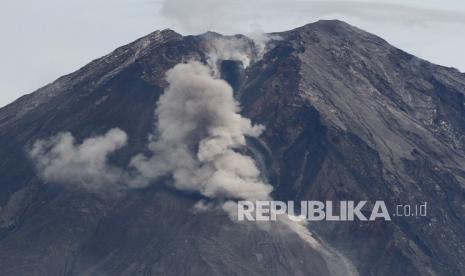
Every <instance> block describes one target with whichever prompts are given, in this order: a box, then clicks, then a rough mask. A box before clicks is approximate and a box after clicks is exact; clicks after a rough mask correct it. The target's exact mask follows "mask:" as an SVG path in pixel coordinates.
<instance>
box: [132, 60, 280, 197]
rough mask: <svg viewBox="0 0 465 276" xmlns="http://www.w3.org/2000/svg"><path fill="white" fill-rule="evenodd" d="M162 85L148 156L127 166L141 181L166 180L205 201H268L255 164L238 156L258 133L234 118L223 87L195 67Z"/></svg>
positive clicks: (177, 71)
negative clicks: (154, 130)
mask: <svg viewBox="0 0 465 276" xmlns="http://www.w3.org/2000/svg"><path fill="white" fill-rule="evenodd" d="M166 79H167V81H168V82H169V87H168V88H167V89H166V91H165V93H164V94H163V95H162V96H161V97H160V100H159V102H158V105H157V108H156V110H155V115H156V118H157V123H156V126H157V129H158V133H157V134H156V135H154V137H155V138H154V139H152V141H150V143H149V149H150V150H151V151H152V153H153V156H152V157H150V158H148V157H146V156H143V155H138V156H136V157H135V158H133V160H132V161H131V166H132V167H134V168H136V169H137V171H138V172H139V173H140V176H141V177H142V178H145V180H147V181H150V180H153V179H156V178H158V177H160V176H163V175H166V174H171V175H172V177H173V181H174V183H173V185H174V186H175V187H176V188H177V189H180V190H185V191H197V192H200V193H201V194H202V195H204V196H207V197H210V198H237V199H249V200H256V199H269V198H270V193H271V191H272V187H271V186H270V185H268V184H265V183H264V182H263V181H262V180H261V178H260V172H259V170H258V168H257V166H256V164H255V161H254V160H253V159H252V158H251V157H249V156H247V155H244V154H241V153H239V152H238V149H240V148H242V147H244V146H245V144H246V140H245V137H246V136H250V137H258V136H259V135H260V134H261V132H262V131H263V127H262V126H260V125H252V123H251V121H250V120H249V119H247V118H244V117H242V116H241V115H240V114H239V111H240V108H239V105H238V103H237V102H236V101H235V99H234V96H233V91H232V88H231V87H230V86H229V84H227V83H226V82H225V81H223V80H220V79H215V78H214V77H213V76H212V72H211V70H210V68H209V67H207V66H205V65H202V64H200V63H198V62H190V63H187V64H178V65H176V66H175V67H174V68H173V69H171V70H170V71H168V72H167V77H166ZM135 183H136V184H140V183H144V181H143V179H142V181H140V180H139V181H136V182H135Z"/></svg>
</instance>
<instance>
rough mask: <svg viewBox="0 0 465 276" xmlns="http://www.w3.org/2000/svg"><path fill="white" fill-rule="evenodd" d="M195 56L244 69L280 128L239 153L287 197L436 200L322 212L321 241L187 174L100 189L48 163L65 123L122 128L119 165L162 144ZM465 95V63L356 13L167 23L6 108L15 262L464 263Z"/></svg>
mask: <svg viewBox="0 0 465 276" xmlns="http://www.w3.org/2000/svg"><path fill="white" fill-rule="evenodd" d="M193 61H195V62H198V63H200V64H207V65H210V67H211V68H212V71H213V72H212V74H213V75H214V76H215V77H216V78H217V79H218V78H221V79H224V80H225V81H227V82H228V83H229V86H230V87H231V88H232V90H233V96H234V98H235V100H236V101H237V102H238V103H239V104H240V107H241V109H240V114H241V115H242V116H243V117H244V118H248V119H250V122H251V127H250V128H252V126H259V125H261V126H264V128H263V129H262V131H263V133H262V134H261V136H259V135H258V134H257V135H248V137H247V139H246V140H247V141H246V145H247V146H246V147H245V148H243V149H242V148H241V149H240V150H237V152H240V153H241V154H243V156H252V157H253V159H254V160H255V163H256V164H257V168H258V169H259V170H260V172H261V175H262V177H263V178H265V179H266V180H267V183H269V185H271V186H272V188H273V192H272V193H271V195H272V196H273V198H275V199H279V200H285V201H287V200H299V201H300V200H319V201H326V200H333V201H341V200H354V201H358V200H368V201H374V200H384V201H385V202H386V203H387V204H388V206H389V207H390V208H395V206H396V205H398V204H419V203H423V202H427V203H428V215H427V216H426V217H393V218H392V221H375V222H363V221H354V222H325V221H321V222H313V223H310V224H309V225H307V228H308V229H310V232H311V233H312V235H313V236H314V238H315V240H317V241H318V242H319V243H320V245H321V247H322V248H323V249H319V248H315V247H312V246H310V245H309V244H308V243H305V242H304V241H303V240H302V239H301V238H299V237H298V235H296V233H285V234H281V235H275V234H273V233H271V232H270V231H267V230H266V229H263V228H260V227H257V226H256V225H253V224H252V225H247V224H241V223H235V222H233V221H232V220H231V219H230V218H229V217H228V214H227V213H226V212H224V211H223V210H221V209H219V208H210V209H208V208H206V210H203V211H198V210H199V209H202V206H200V207H199V201H200V202H203V203H205V202H206V203H205V204H206V205H208V204H209V198H208V195H209V192H210V193H211V194H213V193H214V192H212V191H210V190H208V191H206V190H201V192H200V193H199V192H196V191H192V189H191V190H188V189H184V190H183V189H179V188H178V186H176V181H175V180H173V179H171V178H170V177H169V176H166V177H164V178H162V179H157V180H156V181H152V182H150V183H149V182H148V184H146V185H140V187H136V188H135V187H130V188H128V184H127V183H126V182H125V183H122V184H121V185H116V184H109V185H106V186H105V185H103V184H102V183H94V182H99V181H98V180H97V181H95V180H94V178H92V179H93V180H92V181H93V182H92V184H95V185H93V186H99V189H94V190H92V189H91V190H89V189H87V188H86V187H83V186H82V185H79V183H78V184H75V183H73V184H69V183H65V182H68V181H67V179H62V180H57V178H46V177H45V178H44V175H46V176H47V174H43V175H41V174H40V172H38V170H37V164H35V162H34V159H32V158H31V154H30V151H31V148H32V147H33V146H34V145H35V143H36V142H37V141H46V140H47V139H50V137H57V136H56V135H58V134H59V133H65V132H69V133H70V135H72V138H73V139H74V142H75V143H76V144H79V143H82V142H83V141H85V140H86V139H88V138H89V137H100V136H101V135H105V133H107V135H106V136H105V137H107V138H108V137H110V138H112V137H113V136H112V135H115V138H114V139H116V142H118V143H119V144H118V146H116V147H115V148H114V149H111V150H109V152H110V151H112V150H114V153H113V152H112V154H111V155H109V156H108V162H109V163H110V164H111V166H109V167H110V168H111V169H114V168H124V167H127V166H128V164H130V163H131V160H134V159H133V157H134V156H137V155H138V154H141V153H142V154H144V155H146V156H149V155H150V154H151V153H150V150H148V147H147V144H148V143H147V139H148V137H149V140H150V139H151V138H150V136H151V135H150V134H155V135H157V134H159V133H160V132H162V131H161V130H160V121H161V119H160V118H159V120H158V121H155V123H154V111H155V110H157V112H156V115H158V116H160V113H161V111H159V108H158V106H157V103H159V102H160V97H161V95H163V93H164V92H165V91H167V89H169V87H172V85H171V86H170V83H169V81H167V72H169V70H171V69H172V68H173V67H175V66H176V65H178V64H182V63H188V62H193ZM199 66H200V65H199ZM171 72H172V71H171ZM218 85H219V87H222V88H224V87H225V85H223V84H218ZM229 86H227V87H229ZM227 87H226V88H224V89H225V91H228V89H229V88H227ZM171 89H173V88H171ZM178 95H180V96H183V95H182V94H178ZM464 95H465V75H464V74H463V73H460V72H459V71H457V70H456V69H453V68H445V67H442V66H438V65H434V64H431V63H429V62H427V61H424V60H422V59H419V58H417V57H415V56H412V55H410V54H408V53H405V52H403V51H402V50H399V49H397V48H395V47H393V46H391V45H389V44H388V43H387V42H386V41H384V40H383V39H381V38H379V37H377V36H375V35H372V34H370V33H367V32H365V31H362V30H360V29H358V28H356V27H353V26H350V25H348V24H346V23H344V22H341V21H332V20H331V21H318V22H316V23H312V24H308V25H305V26H303V27H300V28H297V29H294V30H291V31H286V32H282V33H273V34H267V35H262V36H259V37H256V38H248V37H247V36H243V35H236V36H222V35H220V34H216V33H206V34H203V35H198V36H182V35H180V34H177V33H176V32H174V31H172V30H163V31H156V32H154V33H152V34H149V35H148V36H146V37H143V38H141V39H139V40H137V41H135V42H133V43H131V44H128V45H126V46H123V47H121V48H118V49H116V50H115V51H113V52H112V53H110V54H108V55H106V56H104V57H102V58H100V59H97V60H95V61H92V62H91V63H89V64H88V65H86V66H84V67H83V68H81V69H80V70H78V71H76V72H74V73H72V74H70V75H66V76H63V77H61V78H59V79H58V80H56V81H55V82H53V83H51V84H49V85H47V86H45V87H43V88H40V89H38V90H37V91H35V92H34V93H31V94H29V95H26V96H23V97H21V98H20V99H18V100H17V101H15V102H14V103H12V104H10V105H8V106H6V107H4V108H2V109H0V144H1V145H2V146H1V147H0V156H2V160H1V161H0V263H1V265H0V274H1V275H315V276H320V275H463V274H464V273H465V260H464V258H463V255H464V254H465V223H464V221H465V212H464V208H465V205H464V202H465V169H464V168H465V139H464V137H465V100H464ZM175 99H176V98H175ZM165 100H166V99H165ZM166 101H167V100H166ZM188 108H190V107H189V106H187V105H186V109H188ZM234 108H235V107H234ZM207 111H208V110H207V109H206V112H207ZM236 111H239V108H237V110H236ZM195 114H197V115H199V114H198V113H195ZM201 115H202V114H200V115H199V116H200V117H201ZM173 116H175V117H176V116H177V115H176V114H175V115H173ZM201 119H202V120H205V122H209V123H211V121H215V120H216V119H218V118H214V119H211V118H201ZM215 122H216V121H215ZM241 125H242V126H243V125H244V122H242V123H241ZM111 129H119V130H120V131H121V133H124V135H122V134H121V133H120V132H109V130H111ZM173 131H174V130H173ZM247 131H248V133H249V134H250V133H251V132H253V131H252V130H251V129H248V130H246V131H244V132H247ZM257 132H258V130H257ZM120 134H121V135H120ZM241 134H242V133H241ZM246 134H247V133H246ZM249 136H250V137H249ZM241 137H242V136H241V135H239V138H238V141H239V142H237V144H240V142H241V141H240V138H241ZM110 138H108V139H110ZM96 139H97V138H96ZM154 144H155V146H153V147H156V143H154ZM154 144H151V145H154ZM186 144H187V145H186V148H188V149H191V147H190V146H191V145H188V144H189V141H186ZM181 146H182V145H180V147H181ZM234 146H235V145H233V146H232V147H234ZM44 147H45V146H44ZM149 148H150V146H149ZM79 149H80V150H82V148H79ZM170 149H171V148H170ZM173 149H176V147H174V148H173ZM90 151H91V152H93V153H95V152H97V151H98V150H97V149H95V148H92V149H91V150H90ZM81 153H82V152H81ZM102 156H103V157H107V156H106V155H102ZM81 157H82V156H81ZM244 158H246V157H244ZM83 160H84V161H85V160H87V159H85V157H82V158H81V159H79V160H78V161H77V163H76V164H79V165H82V162H84V161H83ZM81 161H82V162H81ZM154 161H155V162H158V161H159V160H156V159H155V160H154ZM160 162H162V161H160ZM132 164H134V162H132ZM148 164H150V163H148ZM163 164H165V163H163ZM94 165H95V164H94ZM82 166H83V165H82ZM84 168H86V169H87V167H84ZM93 168H94V167H92V166H91V167H90V169H93ZM103 168H104V169H108V167H103ZM149 171H150V170H149ZM99 173H100V172H99ZM118 174H119V173H118ZM50 175H51V174H50V173H49V174H48V176H50ZM91 176H92V177H94V176H95V174H92V175H91ZM59 179H60V178H59ZM89 179H90V178H85V179H80V180H81V182H86V181H87V182H89V181H90V180H89ZM97 179H98V178H97ZM257 181H258V180H257ZM122 182H124V181H122ZM89 183H90V182H89ZM87 184H88V183H87ZM100 184H102V185H100ZM123 186H124V188H122V187H123ZM215 191H216V190H215ZM221 192H224V193H225V194H227V193H226V192H225V191H221ZM216 194H219V192H218V191H216V193H215V195H216ZM196 210H197V211H196Z"/></svg>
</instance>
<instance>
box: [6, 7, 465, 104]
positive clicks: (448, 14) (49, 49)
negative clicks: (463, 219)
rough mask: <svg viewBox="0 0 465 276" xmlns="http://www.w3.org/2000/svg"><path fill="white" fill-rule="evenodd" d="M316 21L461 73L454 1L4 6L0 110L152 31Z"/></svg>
mask: <svg viewBox="0 0 465 276" xmlns="http://www.w3.org/2000/svg"><path fill="white" fill-rule="evenodd" d="M160 10H161V12H160ZM206 13H208V16H205V14H206ZM318 19H341V20H345V21H347V22H349V23H351V24H354V25H356V26H359V27H361V28H363V29H366V30H368V31H370V32H373V33H376V34H377V35H380V36H382V37H384V38H385V39H387V40H388V41H389V42H390V43H392V44H394V45H395V46H397V47H400V48H402V49H404V50H407V51H409V52H411V53H413V54H415V55H417V56H419V57H422V58H425V59H427V60H430V61H432V62H434V63H438V64H441V65H445V66H453V67H456V68H458V69H460V70H461V71H465V59H464V58H463V54H462V52H463V49H464V48H465V36H463V35H462V32H463V30H464V27H465V4H464V2H463V1H461V0H443V1H436V0H421V1H420V0H416V1H415V0H405V1H400V0H390V1H387V0H365V1H352V0H345V1H344V0H343V1H336V0H326V1H311V0H307V1H297V0H268V1H266V0H250V1H246V0H237V1H232V0H222V1H217V0H197V1H190V0H166V1H165V2H164V3H163V1H161V0H158V1H150V0H135V1H127V0H126V1H125V0H114V1H108V0H97V1H90V0H70V1H59V0H43V1H24V0H5V1H2V4H1V8H0V24H1V25H2V28H0V37H1V41H2V43H1V44H0V60H1V62H0V106H3V105H5V104H7V103H9V102H11V101H13V100H14V99H16V98H18V97H19V96H21V95H23V94H25V93H30V92H32V91H33V90H35V89H37V88H39V87H40V86H43V85H45V84H47V83H49V82H51V81H53V80H54V79H56V78H57V77H59V76H61V75H63V74H66V73H70V72H72V71H74V70H76V69H78V68H79V67H80V66H83V65H84V64H86V63H88V62H89V61H91V60H92V59H95V58H97V57H100V56H102V55H104V54H106V53H108V52H109V51H111V50H112V49H114V48H116V47H118V46H121V45H123V44H125V43H128V42H130V41H132V40H134V39H136V38H138V37H141V36H143V35H145V34H147V33H150V32H151V31H154V30H156V29H163V28H167V27H169V28H172V29H175V30H176V31H179V32H181V33H184V34H189V33H200V32H204V31H206V30H209V29H210V30H217V31H220V32H224V33H235V32H245V33H249V32H251V31H253V30H256V29H262V30H264V31H281V30H286V29H289V28H293V27H297V26H300V25H303V24H306V23H310V22H313V21H316V20H318Z"/></svg>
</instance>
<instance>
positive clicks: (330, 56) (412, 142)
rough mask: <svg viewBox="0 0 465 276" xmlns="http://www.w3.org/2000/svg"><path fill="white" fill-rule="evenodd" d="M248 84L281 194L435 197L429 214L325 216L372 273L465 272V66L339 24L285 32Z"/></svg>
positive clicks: (329, 231) (402, 199)
mask: <svg viewBox="0 0 465 276" xmlns="http://www.w3.org/2000/svg"><path fill="white" fill-rule="evenodd" d="M281 36H283V37H284V38H285V40H284V42H283V43H282V44H280V45H279V46H277V47H276V48H275V49H273V50H272V51H270V52H269V53H268V54H267V55H266V56H265V58H264V59H263V60H262V61H261V62H259V63H258V64H257V65H256V66H254V67H253V68H251V69H250V74H249V76H251V77H250V78H249V81H248V85H246V86H245V87H244V92H242V95H243V96H242V102H243V103H244V106H246V112H245V113H246V114H247V116H250V117H253V118H257V120H258V121H259V122H263V123H264V124H265V125H266V127H267V131H266V134H265V135H266V136H265V138H264V139H265V142H266V143H267V144H268V145H269V146H270V150H271V153H272V156H273V160H274V164H275V165H274V166H275V168H276V171H277V172H276V174H277V175H278V181H277V185H278V187H279V188H278V194H280V195H281V196H282V197H283V198H285V199H289V198H299V199H317V200H327V199H332V200H344V199H346V200H347V199H358V200H370V199H371V200H373V199H383V200H385V201H387V202H389V203H390V204H391V205H392V208H393V209H395V205H396V204H405V203H419V202H424V201H426V202H428V204H429V207H430V208H429V212H430V213H429V214H428V217H427V218H413V217H407V218H405V217H404V218H394V222H386V223H375V224H373V223H315V224H314V225H313V227H315V229H318V230H317V231H318V232H319V233H320V234H321V235H323V236H324V237H326V238H327V239H328V240H331V241H333V242H334V244H338V245H340V246H342V248H344V249H345V250H346V252H347V251H348V252H350V253H348V254H349V255H351V256H356V257H355V258H356V259H358V260H359V269H360V272H361V273H362V274H366V275H384V274H389V273H394V274H395V275H402V274H408V275H428V274H432V273H433V272H432V271H435V272H436V273H440V274H443V275H462V274H463V273H464V272H463V271H464V262H463V258H462V256H463V252H464V250H465V248H464V246H465V240H464V239H465V236H464V223H463V219H464V215H463V214H464V213H463V210H464V205H463V204H464V200H465V194H464V184H465V182H464V178H463V176H464V168H465V166H464V164H465V163H464V161H465V159H464V154H465V152H464V150H463V146H464V139H463V137H464V131H463V127H464V126H465V125H464V123H463V119H464V118H465V117H464V115H465V113H464V93H465V75H464V74H461V73H460V72H458V71H457V70H455V69H450V68H444V67H440V66H436V65H433V64H430V63H428V62H426V61H423V60H420V59H418V58H416V57H414V56H411V55H409V54H407V53H405V52H402V51H401V50H398V49H396V48H394V47H392V46H390V45H389V44H388V43H386V42H385V41H384V40H382V39H380V38H378V37H375V36H373V35H371V34H368V33H366V32H363V31H361V30H359V29H357V28H354V27H351V26H349V25H347V24H345V23H342V22H338V21H329V22H328V21H323V22H318V23H315V24H310V25H307V26H304V27H302V28H299V29H296V30H293V31H290V32H286V33H283V34H281Z"/></svg>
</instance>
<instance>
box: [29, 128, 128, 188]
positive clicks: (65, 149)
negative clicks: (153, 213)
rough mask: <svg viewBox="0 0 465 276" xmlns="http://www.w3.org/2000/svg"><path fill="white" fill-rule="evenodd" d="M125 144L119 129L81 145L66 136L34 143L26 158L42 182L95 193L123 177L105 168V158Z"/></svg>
mask: <svg viewBox="0 0 465 276" xmlns="http://www.w3.org/2000/svg"><path fill="white" fill-rule="evenodd" d="M126 143H127V135H126V133H125V132H124V131H122V130H120V129H111V130H109V131H108V132H107V133H106V134H105V135H102V136H97V137H92V138H88V139H86V140H84V141H83V143H82V144H76V141H75V139H74V137H73V135H72V134H71V133H69V132H66V133H61V134H58V135H56V136H54V137H51V138H49V139H46V140H39V141H36V142H35V143H34V145H33V146H32V148H31V149H30V151H29V156H30V157H31V159H32V161H33V163H34V165H35V167H36V169H37V173H38V174H39V176H40V177H41V178H42V179H43V180H44V181H47V182H60V183H65V184H74V185H79V186H83V187H84V188H88V189H91V190H98V189H100V188H108V187H107V185H114V184H118V183H120V180H121V177H122V176H123V174H124V173H123V171H122V170H121V169H119V168H116V167H113V166H110V165H108V157H109V155H110V154H112V153H113V152H115V151H116V150H118V149H120V148H122V147H124V146H125V145H126Z"/></svg>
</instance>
